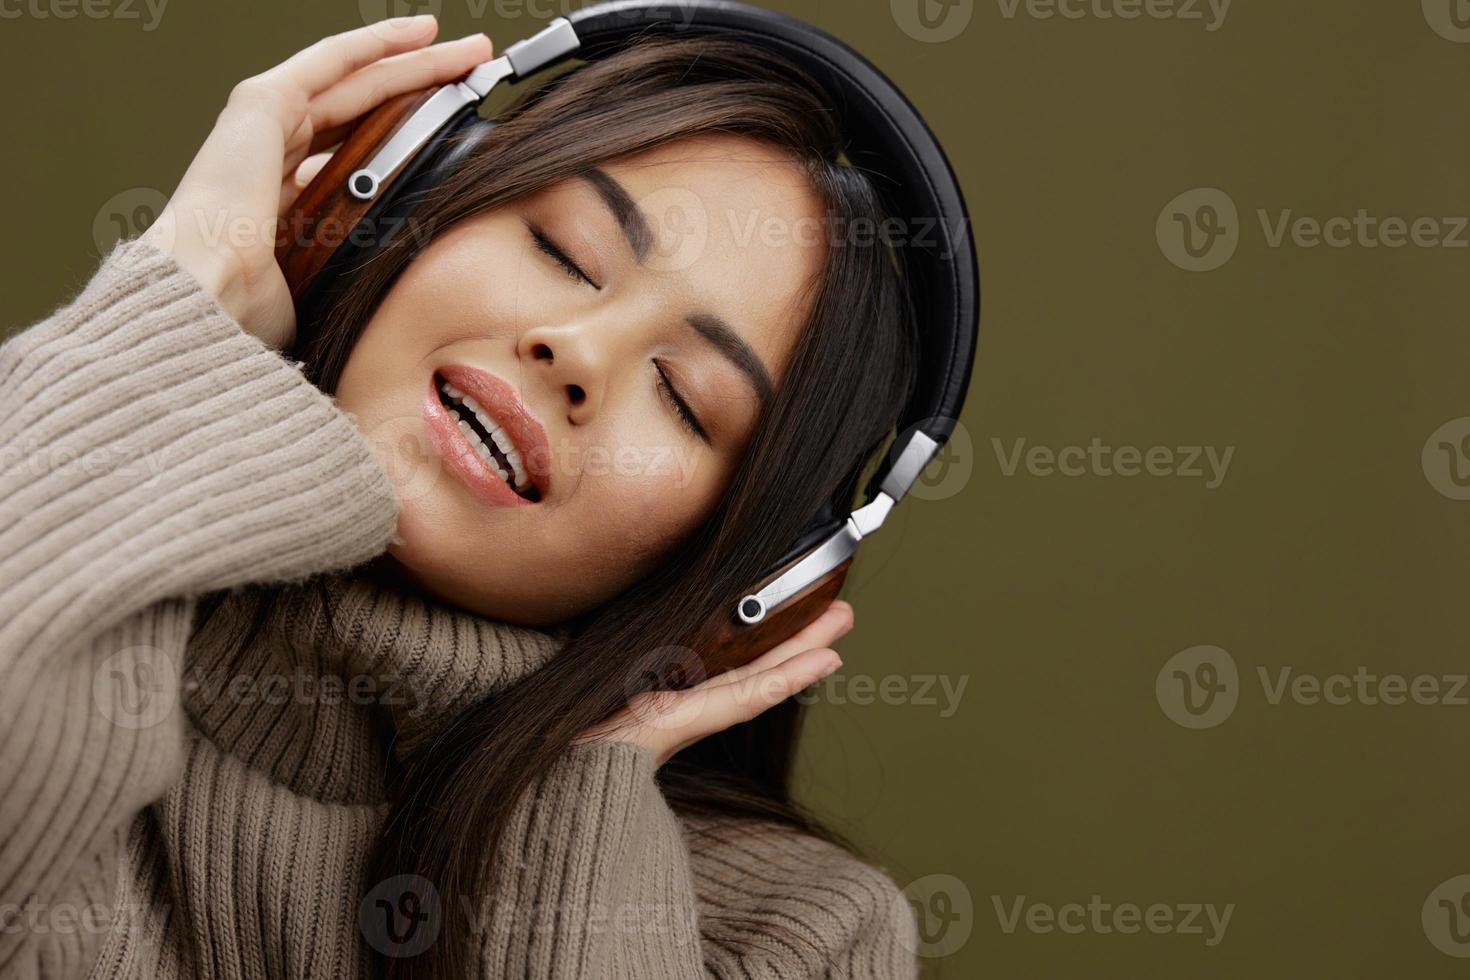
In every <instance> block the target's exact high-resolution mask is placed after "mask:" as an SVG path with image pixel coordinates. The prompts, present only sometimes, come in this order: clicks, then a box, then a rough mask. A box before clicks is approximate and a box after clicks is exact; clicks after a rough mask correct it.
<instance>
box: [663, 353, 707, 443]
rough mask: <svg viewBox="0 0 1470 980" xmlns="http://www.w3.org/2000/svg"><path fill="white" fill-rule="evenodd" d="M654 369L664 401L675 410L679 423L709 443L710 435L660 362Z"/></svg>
mask: <svg viewBox="0 0 1470 980" xmlns="http://www.w3.org/2000/svg"><path fill="white" fill-rule="evenodd" d="M653 367H654V370H656V371H657V372H658V389H659V392H660V393H662V394H663V396H664V399H665V400H666V401H667V402H668V403H669V406H670V407H671V408H672V409H673V410H674V414H675V415H677V416H678V417H679V422H680V423H681V424H682V425H683V426H684V428H686V429H688V430H689V431H690V432H692V433H694V434H695V435H696V436H698V437H699V438H700V439H701V440H703V441H704V442H709V441H710V437H709V433H707V432H705V431H704V426H702V425H700V424H699V418H698V417H697V416H696V415H695V414H694V412H693V411H692V410H691V409H690V408H689V404H688V403H687V402H686V401H684V399H683V398H681V397H680V396H679V392H678V390H677V389H676V388H675V387H674V385H673V383H672V382H670V381H669V376H668V375H667V374H665V373H664V366H663V365H662V364H660V363H659V362H658V361H654V362H653Z"/></svg>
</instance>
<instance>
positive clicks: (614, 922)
mask: <svg viewBox="0 0 1470 980" xmlns="http://www.w3.org/2000/svg"><path fill="white" fill-rule="evenodd" d="M656 769H657V764H656V761H655V759H654V755H653V753H652V752H651V751H650V750H647V749H644V748H641V747H639V746H635V745H631V744H629V743H624V742H600V743H599V742H594V743H587V744H584V745H579V746H577V747H575V748H574V749H572V750H571V751H570V752H569V753H567V754H566V755H565V756H564V757H563V758H562V760H560V762H559V763H558V764H557V765H556V766H554V767H552V768H551V769H550V770H548V771H547V772H546V773H545V774H543V775H542V777H541V778H540V779H539V780H538V781H537V783H536V785H535V787H534V788H533V789H532V790H531V791H530V792H528V793H527V794H526V796H525V797H524V798H523V799H522V800H521V801H520V802H519V803H518V804H517V807H516V809H515V813H514V819H513V821H512V823H511V824H510V827H509V831H508V833H507V835H506V838H505V840H504V841H503V842H502V846H501V851H500V854H499V855H498V856H497V860H496V862H495V870H494V871H493V872H492V879H493V880H492V882H491V883H490V885H489V887H488V888H487V897H485V898H484V899H483V901H484V907H485V908H486V909H487V912H486V913H485V914H486V919H485V920H484V921H482V922H481V923H479V924H478V926H477V930H476V934H477V935H478V936H480V938H481V948H480V949H481V951H480V961H481V963H482V965H483V968H484V973H483V975H484V977H485V978H486V980H508V978H511V977H516V978H531V980H544V978H563V977H600V978H608V980H638V978H647V977H669V978H674V977H677V978H695V977H720V978H740V980H798V978H809V977H810V978H816V977H828V978H836V977H844V978H853V980H908V978H912V977H916V976H917V975H918V967H917V960H916V959H915V956H914V952H913V950H914V949H916V938H915V936H914V928H915V926H914V920H913V916H912V913H911V912H910V910H909V907H908V905H907V904H906V903H905V902H904V900H903V896H902V894H901V893H900V892H899V891H898V888H897V887H896V885H894V883H893V881H892V880H891V879H890V878H889V877H888V876H887V875H886V874H885V873H884V872H883V871H881V870H880V869H878V868H875V867H872V866H870V865H867V864H864V863H863V862H861V861H858V860H857V859H856V858H854V857H853V856H852V855H850V854H848V853H846V852H845V851H842V850H840V849H839V848H837V847H836V846H834V845H831V844H828V843H826V842H824V841H820V840H817V839H816V838H813V837H810V836H807V835H803V834H798V833H795V832H792V831H788V830H785V829H783V828H776V827H772V826H767V825H752V824H750V823H748V822H730V823H729V824H728V825H726V826H724V827H710V828H706V832H704V833H697V834H695V836H693V837H691V836H690V830H689V828H687V827H686V826H685V824H684V823H683V822H682V821H681V820H680V819H679V818H678V816H677V815H676V814H675V813H674V812H673V810H672V809H670V807H669V806H668V804H667V802H666V801H665V800H664V798H663V794H662V792H661V791H660V790H659V788H658V783H657V780H656V779H655V773H656ZM691 842H692V843H691ZM696 853H697V858H696ZM773 869H778V873H776V872H773ZM714 896H718V898H719V902H718V904H716V903H715V902H713V901H710V900H708V899H710V898H712V897H714ZM476 904H478V903H476ZM486 926H488V928H485V927H486Z"/></svg>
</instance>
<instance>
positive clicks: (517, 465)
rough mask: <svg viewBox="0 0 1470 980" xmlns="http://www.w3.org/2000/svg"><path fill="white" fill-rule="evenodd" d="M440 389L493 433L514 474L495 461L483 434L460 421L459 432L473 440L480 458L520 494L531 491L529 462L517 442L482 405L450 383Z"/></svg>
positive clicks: (441, 384) (472, 442)
mask: <svg viewBox="0 0 1470 980" xmlns="http://www.w3.org/2000/svg"><path fill="white" fill-rule="evenodd" d="M439 387H440V389H441V390H442V391H443V392H444V393H445V394H446V395H448V396H449V397H450V398H452V399H454V400H455V401H456V402H458V403H459V404H458V407H459V408H463V409H466V410H468V411H470V412H473V413H474V415H475V420H476V421H478V422H479V423H480V425H482V426H484V428H485V431H486V432H488V433H490V438H491V439H493V440H495V446H496V448H497V449H499V450H500V451H501V452H502V453H504V454H505V458H506V460H507V461H508V462H509V463H510V466H511V469H512V471H513V473H507V472H505V470H504V469H503V468H502V467H501V465H500V461H499V460H497V459H496V458H495V456H494V454H493V453H491V452H490V448H489V447H488V446H486V445H485V441H484V440H483V439H481V438H480V434H479V433H478V432H476V431H475V430H474V429H473V428H472V427H471V426H470V424H469V423H468V422H466V421H465V420H464V419H462V418H461V419H458V422H459V431H461V432H463V433H464V437H465V438H466V439H467V440H469V443H470V445H471V446H474V447H475V452H477V453H479V455H480V458H481V459H483V460H484V461H485V464H486V465H487V466H489V467H490V468H491V469H492V470H494V471H495V472H496V473H498V474H499V475H500V478H501V479H502V480H504V481H505V482H506V483H509V484H510V485H511V486H513V487H515V489H516V492H517V493H522V492H524V491H526V490H528V489H530V487H531V479H530V477H529V476H527V474H526V463H525V461H524V460H523V459H521V454H520V453H519V452H517V451H516V447H515V443H513V442H511V441H510V435H509V434H508V433H507V432H506V431H505V430H504V429H502V428H501V427H500V426H498V425H496V424H495V422H494V421H493V420H492V419H491V418H490V416H489V415H488V414H487V413H486V412H485V410H484V409H483V408H481V407H480V404H479V403H478V402H476V401H475V400H474V399H473V398H471V397H470V396H469V395H466V394H465V393H464V392H462V391H460V390H459V389H458V388H456V387H455V386H454V385H452V384H450V383H449V382H448V381H441V382H440V383H439Z"/></svg>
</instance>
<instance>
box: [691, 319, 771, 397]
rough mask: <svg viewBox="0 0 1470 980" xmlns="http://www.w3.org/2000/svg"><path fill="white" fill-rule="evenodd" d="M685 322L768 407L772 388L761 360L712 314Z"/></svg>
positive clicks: (737, 335)
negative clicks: (741, 377)
mask: <svg viewBox="0 0 1470 980" xmlns="http://www.w3.org/2000/svg"><path fill="white" fill-rule="evenodd" d="M685 322H686V323H688V324H689V326H691V327H693V328H694V330H695V331H696V332H697V333H698V334H699V335H700V336H701V337H703V338H704V339H705V340H707V341H708V342H709V343H710V344H712V345H713V346H714V348H715V350H717V351H719V352H720V353H721V354H723V355H724V356H725V358H726V359H727V360H729V361H730V362H731V363H732V364H734V365H735V366H736V367H737V368H739V369H740V372H741V373H742V374H744V375H745V377H746V378H747V379H749V381H750V383H751V385H753V386H754V387H755V393H756V394H757V395H758V396H760V400H761V404H762V405H768V404H770V401H771V398H772V396H773V395H774V394H775V386H774V385H773V384H771V375H770V374H769V373H768V372H767V371H766V366H765V365H764V364H762V363H761V359H760V358H759V357H756V355H755V351H753V350H751V349H750V346H749V345H748V344H746V342H745V341H743V340H741V339H740V335H739V334H738V333H736V332H735V331H734V330H733V329H731V327H730V325H729V324H728V323H726V322H725V321H724V320H722V319H720V318H719V317H717V316H715V315H714V314H713V313H691V314H689V316H687V317H686V318H685Z"/></svg>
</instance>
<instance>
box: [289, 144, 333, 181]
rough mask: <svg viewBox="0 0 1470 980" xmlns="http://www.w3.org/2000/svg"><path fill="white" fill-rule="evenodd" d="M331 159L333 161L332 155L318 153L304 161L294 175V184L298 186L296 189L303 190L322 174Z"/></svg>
mask: <svg viewBox="0 0 1470 980" xmlns="http://www.w3.org/2000/svg"><path fill="white" fill-rule="evenodd" d="M330 159H332V154H330V153H318V154H316V155H315V156H309V157H307V158H306V159H305V160H302V161H301V165H300V166H298V167H297V168H296V173H295V174H293V175H292V182H293V183H294V184H295V185H296V189H297V190H301V189H302V188H304V187H305V186H306V185H307V184H309V183H311V181H312V178H313V177H315V176H316V175H317V174H319V173H321V170H322V168H323V167H325V166H326V165H327V161H328V160H330Z"/></svg>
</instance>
